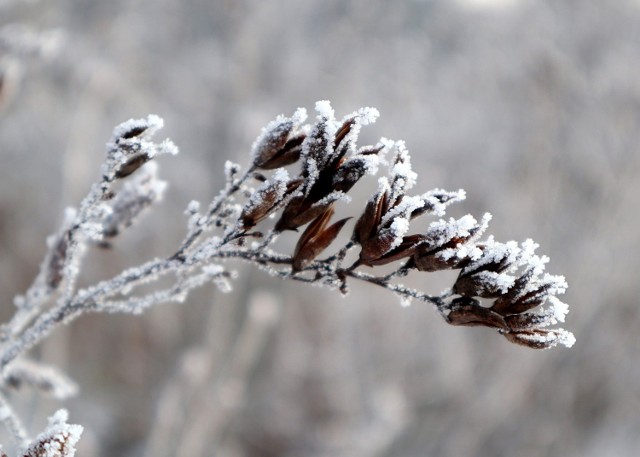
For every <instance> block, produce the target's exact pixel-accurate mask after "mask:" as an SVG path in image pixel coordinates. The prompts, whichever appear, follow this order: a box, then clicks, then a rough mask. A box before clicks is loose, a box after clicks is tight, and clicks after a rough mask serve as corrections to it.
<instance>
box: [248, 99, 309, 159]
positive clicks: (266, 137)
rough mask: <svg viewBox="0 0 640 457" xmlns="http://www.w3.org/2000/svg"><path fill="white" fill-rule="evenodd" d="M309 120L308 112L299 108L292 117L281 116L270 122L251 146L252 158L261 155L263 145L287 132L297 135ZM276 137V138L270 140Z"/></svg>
mask: <svg viewBox="0 0 640 457" xmlns="http://www.w3.org/2000/svg"><path fill="white" fill-rule="evenodd" d="M306 120H307V110H306V109H304V108H298V109H296V111H295V112H294V113H293V115H292V116H291V117H286V116H284V115H283V114H280V115H279V116H278V117H276V118H275V119H274V120H273V121H271V122H269V123H268V124H267V125H266V126H265V127H263V128H262V130H261V131H260V134H259V135H258V137H257V138H256V139H255V141H254V142H253V144H252V145H251V156H252V157H255V156H256V155H257V154H258V153H259V149H260V147H261V146H262V145H265V144H268V143H269V141H270V140H272V139H275V137H278V136H279V135H281V134H282V133H284V132H285V131H287V130H288V131H289V132H290V134H295V133H296V132H297V130H298V129H299V128H300V126H301V125H302V123H303V122H304V121H306ZM270 137H274V138H270Z"/></svg>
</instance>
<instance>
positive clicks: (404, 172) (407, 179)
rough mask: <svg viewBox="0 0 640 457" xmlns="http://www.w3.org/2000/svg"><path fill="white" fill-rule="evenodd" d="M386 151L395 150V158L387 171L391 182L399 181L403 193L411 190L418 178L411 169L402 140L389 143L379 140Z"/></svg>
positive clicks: (385, 140) (409, 159)
mask: <svg viewBox="0 0 640 457" xmlns="http://www.w3.org/2000/svg"><path fill="white" fill-rule="evenodd" d="M380 141H381V142H382V143H383V144H384V145H385V146H386V147H387V148H388V149H390V150H395V151H396V156H395V159H393V160H392V165H391V170H390V171H389V174H390V177H391V179H392V181H401V182H400V183H399V184H400V187H401V189H402V190H403V191H405V190H409V189H411V188H412V187H413V186H414V185H415V184H416V180H417V178H418V174H417V173H416V172H414V171H413V170H412V168H411V156H410V155H409V151H408V150H407V147H406V145H405V142H404V141H402V140H399V141H391V140H388V139H386V138H383V139H381V140H380Z"/></svg>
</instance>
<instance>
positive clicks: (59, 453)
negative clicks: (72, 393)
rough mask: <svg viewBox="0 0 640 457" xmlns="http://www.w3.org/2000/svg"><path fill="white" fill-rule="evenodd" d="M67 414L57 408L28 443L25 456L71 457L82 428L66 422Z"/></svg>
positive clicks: (74, 451)
mask: <svg viewBox="0 0 640 457" xmlns="http://www.w3.org/2000/svg"><path fill="white" fill-rule="evenodd" d="M67 419H68V414H67V412H66V411H65V410H59V411H58V412H56V413H55V414H54V415H53V416H52V417H51V418H50V419H49V426H48V427H47V428H46V430H45V431H44V432H42V433H40V434H39V435H38V436H37V437H36V439H35V440H33V441H32V442H31V444H29V446H28V447H27V449H26V450H25V452H24V454H23V455H24V456H25V457H73V456H74V455H75V454H76V444H77V443H78V441H79V440H80V436H81V435H82V431H83V428H82V426H80V425H73V424H67Z"/></svg>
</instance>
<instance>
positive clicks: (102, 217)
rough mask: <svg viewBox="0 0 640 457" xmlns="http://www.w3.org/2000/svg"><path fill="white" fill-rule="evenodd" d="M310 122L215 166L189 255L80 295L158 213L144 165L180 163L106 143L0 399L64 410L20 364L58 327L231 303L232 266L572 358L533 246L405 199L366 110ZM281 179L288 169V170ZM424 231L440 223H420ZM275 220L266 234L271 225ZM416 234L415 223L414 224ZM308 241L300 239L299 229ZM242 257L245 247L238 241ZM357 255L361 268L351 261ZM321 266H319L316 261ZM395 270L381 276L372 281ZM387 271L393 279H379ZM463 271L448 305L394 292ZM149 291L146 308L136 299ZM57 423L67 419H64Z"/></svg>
mask: <svg viewBox="0 0 640 457" xmlns="http://www.w3.org/2000/svg"><path fill="white" fill-rule="evenodd" d="M316 111H317V116H316V118H315V121H314V122H313V123H312V124H309V125H305V124H304V122H305V121H306V119H307V114H306V110H304V109H302V108H299V109H298V110H296V111H295V112H294V114H293V115H292V116H291V117H285V116H282V115H281V116H278V117H277V118H276V119H275V120H274V121H272V122H271V123H269V124H268V125H267V126H266V127H265V128H264V129H263V130H262V132H261V133H260V134H259V136H258V138H257V139H256V140H255V142H254V143H253V146H252V147H251V160H250V165H249V167H248V168H247V169H245V170H243V169H242V167H241V166H240V165H238V164H236V163H233V162H227V163H226V164H225V167H224V169H225V177H226V185H225V186H224V188H223V189H222V190H221V191H220V192H219V193H218V195H216V196H215V198H213V200H212V201H211V202H210V203H209V205H208V207H207V208H206V209H205V210H202V209H201V206H200V204H199V203H197V202H195V201H193V202H191V203H189V205H188V207H187V210H186V212H185V214H186V215H187V221H186V223H185V225H186V234H185V238H184V240H183V241H182V242H181V243H180V244H179V245H178V246H177V247H176V248H175V250H174V253H173V254H172V255H170V256H168V257H167V258H157V259H153V260H150V261H148V262H146V263H144V264H142V265H139V266H137V267H133V268H129V269H127V270H125V271H123V272H121V273H119V274H117V275H116V276H114V277H112V278H108V279H104V280H103V281H100V282H98V283H96V284H93V285H91V286H88V287H85V288H79V287H78V286H77V278H78V275H79V274H80V272H81V270H82V260H83V253H84V252H85V251H86V250H87V249H89V248H91V247H92V246H95V245H102V246H104V245H105V244H106V243H109V244H110V245H114V246H115V247H116V248H117V245H115V243H116V242H117V237H118V236H119V235H120V234H121V233H122V231H124V230H127V229H128V228H129V227H130V226H132V225H134V224H135V222H136V221H137V220H138V219H139V218H140V217H141V215H142V213H144V212H145V211H146V210H148V209H149V208H150V207H152V206H153V204H154V203H156V202H157V201H158V200H160V199H161V198H162V195H163V193H164V192H165V188H166V183H164V182H163V181H161V180H160V179H158V177H157V166H156V164H155V163H154V162H153V161H154V160H155V159H156V158H157V157H158V156H159V155H162V154H170V155H174V154H176V153H177V152H178V150H177V148H176V147H175V145H174V144H173V143H172V142H171V141H169V140H164V141H161V142H159V143H156V142H155V141H154V139H153V137H154V135H155V134H156V133H157V132H158V131H159V130H160V129H161V128H162V126H163V121H162V119H160V118H159V117H158V116H154V115H150V116H148V117H147V118H146V119H137V120H129V121H127V122H125V123H123V124H121V125H119V126H117V127H116V128H115V129H114V132H113V135H112V136H111V139H110V140H109V141H108V143H107V152H106V158H105V163H104V165H103V168H102V174H101V177H100V179H98V181H97V182H96V183H95V184H94V185H93V186H92V188H91V189H90V191H89V193H88V195H87V197H86V198H85V199H84V200H83V201H82V202H81V203H80V205H79V207H78V208H77V209H70V210H68V211H67V214H66V217H65V219H64V222H63V223H62V225H61V227H60V229H59V230H58V231H57V232H56V233H55V234H54V235H52V236H51V237H50V239H49V241H48V252H47V254H46V256H45V258H44V260H43V262H42V265H41V268H40V273H39V275H38V276H37V277H36V279H35V280H34V282H33V284H32V286H31V287H30V288H29V289H28V290H27V292H26V293H25V294H24V295H22V296H21V297H19V298H17V299H16V301H15V303H16V310H15V315H14V316H13V318H12V319H11V320H10V321H9V322H7V323H6V324H4V325H3V327H2V329H1V330H2V331H1V332H0V344H1V347H0V370H1V372H2V377H0V381H1V382H2V385H1V386H0V387H1V388H2V389H5V390H6V389H11V388H17V387H20V386H28V387H31V388H34V389H37V390H40V391H44V392H47V393H51V394H52V395H54V396H57V397H59V398H63V397H66V396H68V395H70V394H71V393H73V391H74V390H75V385H74V384H73V382H72V381H71V380H69V379H67V377H66V376H64V375H63V374H61V373H59V372H57V371H56V370H54V369H52V368H50V367H47V366H44V365H41V364H38V363H36V362H33V361H31V360H29V358H28V356H27V354H26V353H27V351H28V350H29V349H30V348H32V347H33V346H34V345H36V344H38V343H40V342H41V341H42V340H43V339H45V338H46V337H47V336H48V335H49V334H50V333H51V332H52V331H53V330H54V329H55V328H56V327H58V326H59V325H60V324H62V323H68V322H70V321H72V320H74V319H75V318H77V317H79V316H81V315H82V314H86V313H98V312H101V313H113V312H119V313H131V314H137V313H140V312H142V311H144V310H145V309H147V308H149V307H151V306H154V305H156V304H159V303H163V302H170V301H183V300H184V299H185V298H186V297H187V295H188V293H189V292H190V291H191V290H192V289H194V288H197V287H201V286H203V285H204V284H207V283H213V284H215V285H217V286H218V287H219V288H220V289H221V290H223V291H225V292H227V291H229V290H230V288H231V284H232V281H233V278H234V277H235V275H234V272H233V271H230V270H228V263H229V261H232V260H236V261H244V262H248V263H250V264H253V265H255V266H257V267H258V268H260V269H263V270H265V271H267V272H268V273H269V274H271V275H273V276H275V277H278V278H282V279H289V280H293V281H299V282H304V283H310V284H316V285H320V286H326V287H329V288H332V289H336V290H339V291H340V293H342V294H347V293H348V290H349V284H350V283H351V282H353V281H361V282H366V283H370V284H371V285H373V286H377V287H382V288H384V289H386V290H387V291H389V294H390V295H396V296H397V298H399V300H400V302H401V303H402V304H403V306H406V305H408V304H409V303H411V302H414V303H415V302H427V303H430V304H432V305H435V308H436V310H437V311H438V312H439V313H440V315H441V316H442V317H443V318H444V319H445V320H446V322H448V323H450V324H452V325H461V326H484V327H488V328H490V329H493V330H494V331H497V332H498V333H499V334H501V335H503V336H504V337H505V338H506V339H507V340H508V341H510V342H513V343H516V344H520V345H523V346H526V347H530V348H538V349H546V348H551V347H554V346H557V345H564V346H568V347H570V346H571V345H573V343H574V341H575V338H574V337H573V335H572V334H571V333H570V332H568V331H566V330H563V329H561V328H551V327H552V326H553V325H556V324H557V323H561V322H564V320H565V316H566V314H567V312H568V306H567V305H566V304H564V303H563V302H561V301H560V300H559V299H558V298H557V295H560V294H562V293H564V291H565V290H566V288H567V284H566V282H565V279H564V277H562V276H554V275H549V274H546V273H544V269H545V265H546V263H547V262H548V260H549V259H548V258H547V257H546V256H538V255H536V254H535V250H536V249H537V247H538V245H537V244H536V243H534V242H533V241H531V240H526V241H525V242H523V243H520V244H518V243H516V242H515V241H508V242H506V243H502V242H498V241H496V240H494V239H493V237H491V236H489V237H487V238H486V239H484V240H483V239H482V237H483V235H484V233H485V232H486V231H487V228H488V223H489V220H490V219H491V216H490V215H489V214H488V213H487V214H485V215H484V216H483V217H482V218H481V219H480V221H477V220H476V219H475V218H474V217H473V216H471V215H466V216H463V217H461V218H459V219H454V218H449V219H444V216H445V213H446V210H447V208H448V206H449V205H451V204H453V203H456V202H460V201H462V200H464V198H465V193H464V191H463V190H457V191H447V190H443V189H433V190H431V191H427V192H424V193H422V194H415V195H411V194H410V193H409V192H410V191H411V190H412V189H413V188H414V187H416V186H417V185H418V182H419V181H418V176H417V174H416V173H415V172H414V171H413V169H412V167H411V157H410V154H409V151H408V149H407V147H406V145H405V143H404V142H402V141H392V140H389V139H386V138H382V139H381V140H380V141H379V142H378V143H377V144H374V145H366V146H358V137H359V134H360V131H361V129H362V128H363V127H365V126H368V125H371V124H372V123H373V122H375V120H376V118H377V117H378V112H377V110H375V109H374V108H362V109H360V110H357V111H355V112H353V113H351V114H349V115H347V116H345V117H344V118H342V119H341V120H337V119H336V117H335V113H334V110H333V108H332V107H331V104H330V103H329V102H328V101H320V102H318V103H317V104H316ZM285 167H287V168H285ZM381 169H384V170H386V173H385V175H384V176H379V177H378V184H379V185H378V189H377V191H376V192H374V194H373V195H372V196H371V197H370V198H369V199H368V201H367V203H366V205H365V207H364V208H354V211H353V212H352V216H353V218H354V222H352V224H353V226H352V228H350V229H349V233H350V234H351V235H350V236H347V237H345V239H346V241H345V242H344V244H343V245H341V246H340V245H338V246H335V247H334V248H333V250H331V246H332V245H334V244H335V243H336V242H337V240H338V239H339V235H340V233H341V232H342V231H343V229H344V228H345V227H346V226H347V224H348V223H349V220H350V219H351V218H350V217H346V218H343V219H340V220H338V221H332V219H333V216H334V213H335V208H336V206H337V205H339V204H342V203H345V202H348V201H349V196H348V193H349V192H350V191H351V189H352V188H353V187H354V186H355V185H357V183H358V182H359V181H360V180H361V179H363V178H364V177H365V176H374V177H375V176H377V175H378V174H379V173H380V170H381ZM426 216H432V217H438V218H440V219H438V220H431V221H430V222H425V221H423V220H422V219H423V218H425V217H426ZM270 218H275V219H276V221H275V224H271V223H269V222H268V221H267V219H270ZM417 218H421V219H420V221H418V222H416V221H415V220H416V219H417ZM305 226H306V227H305ZM291 232H297V233H296V235H295V236H296V237H297V244H296V246H295V248H294V249H293V252H285V253H279V252H276V251H274V250H273V249H272V245H273V243H274V241H275V239H276V238H277V237H278V236H279V235H282V236H294V235H293V234H292V233H291ZM248 238H249V239H250V240H251V241H250V242H247V239H248ZM353 250H357V251H358V252H357V259H356V261H355V262H353V261H350V262H348V263H347V261H346V259H347V258H348V255H347V254H348V253H349V252H350V251H353ZM323 254H324V258H323ZM381 265H388V266H390V265H394V266H393V267H391V268H390V270H391V272H390V273H389V272H388V271H387V273H385V274H382V273H379V272H378V267H379V266H381ZM388 269H389V268H388ZM438 270H458V271H459V273H458V277H457V279H456V280H455V282H454V284H453V285H452V286H451V288H450V289H448V290H447V291H445V292H443V293H441V294H435V295H430V294H428V293H426V292H423V291H421V290H418V289H413V288H410V287H407V286H405V285H403V284H402V282H401V281H402V278H403V277H404V276H406V274H407V273H408V272H410V271H415V272H418V274H428V273H429V272H434V271H438ZM143 284H144V285H146V287H145V293H140V292H139V286H141V285H143ZM0 410H1V411H2V422H3V423H4V424H5V425H6V427H7V429H8V430H9V431H10V432H11V433H12V434H13V435H14V436H15V441H16V442H18V443H24V442H26V441H27V434H26V432H25V431H24V427H22V425H21V422H20V420H19V418H18V417H17V416H16V415H15V414H14V412H13V410H12V409H11V407H10V406H9V404H8V402H7V401H6V400H5V399H4V397H3V396H2V395H0ZM63 416H64V417H63ZM80 432H81V428H80V427H79V426H74V425H68V424H67V423H66V416H65V415H64V413H60V414H59V415H57V416H56V419H54V420H53V421H52V423H51V424H50V426H49V427H48V428H47V430H46V431H45V432H44V433H42V434H40V435H39V436H38V437H37V438H36V439H35V440H33V441H32V442H31V443H32V444H31V445H29V446H28V448H27V451H26V454H24V455H28V456H72V455H73V454H74V452H75V444H76V442H77V440H78V438H79V436H80Z"/></svg>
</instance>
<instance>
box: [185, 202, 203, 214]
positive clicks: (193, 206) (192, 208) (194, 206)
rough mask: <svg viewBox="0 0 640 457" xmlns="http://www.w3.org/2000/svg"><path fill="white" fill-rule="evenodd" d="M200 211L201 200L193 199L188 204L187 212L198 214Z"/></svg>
mask: <svg viewBox="0 0 640 457" xmlns="http://www.w3.org/2000/svg"><path fill="white" fill-rule="evenodd" d="M198 211H200V202H199V201H198V200H191V201H190V202H189V204H188V205H187V211H186V212H187V214H196V213H197V212H198Z"/></svg>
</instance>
